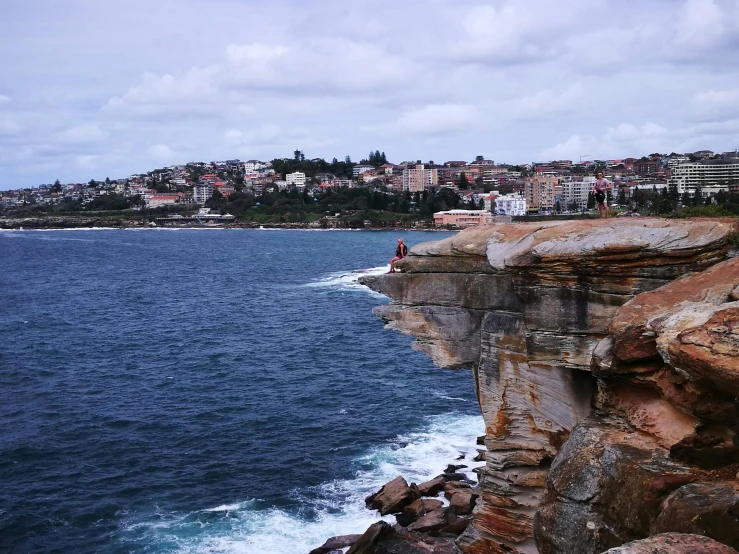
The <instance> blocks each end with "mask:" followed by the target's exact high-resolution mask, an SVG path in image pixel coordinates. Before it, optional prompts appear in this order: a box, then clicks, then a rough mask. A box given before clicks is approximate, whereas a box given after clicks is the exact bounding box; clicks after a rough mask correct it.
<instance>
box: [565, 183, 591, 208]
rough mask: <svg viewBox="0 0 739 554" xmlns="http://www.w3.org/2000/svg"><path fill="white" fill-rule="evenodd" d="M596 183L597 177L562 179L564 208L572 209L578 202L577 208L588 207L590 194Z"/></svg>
mask: <svg viewBox="0 0 739 554" xmlns="http://www.w3.org/2000/svg"><path fill="white" fill-rule="evenodd" d="M594 185H595V177H593V176H588V177H574V178H572V179H565V180H563V181H562V183H561V186H562V202H561V203H560V207H561V208H562V209H568V210H569V209H571V207H572V205H573V204H577V209H578V210H580V211H584V210H585V209H587V207H588V195H589V194H590V191H591V190H592V188H593V186H594Z"/></svg>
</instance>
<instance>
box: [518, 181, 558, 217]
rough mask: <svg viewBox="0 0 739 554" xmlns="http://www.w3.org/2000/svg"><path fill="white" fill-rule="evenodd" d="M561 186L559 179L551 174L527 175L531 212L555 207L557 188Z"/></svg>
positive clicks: (526, 190) (527, 202)
mask: <svg viewBox="0 0 739 554" xmlns="http://www.w3.org/2000/svg"><path fill="white" fill-rule="evenodd" d="M558 188H559V179H558V178H557V177H552V176H549V175H535V176H534V177H527V178H526V184H525V194H524V196H525V198H526V205H527V207H528V210H529V211H530V212H540V211H542V210H552V209H554V201H555V200H554V196H555V192H558V190H557V191H555V189H558Z"/></svg>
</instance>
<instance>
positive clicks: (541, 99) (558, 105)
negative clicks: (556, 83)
mask: <svg viewBox="0 0 739 554" xmlns="http://www.w3.org/2000/svg"><path fill="white" fill-rule="evenodd" d="M584 93H585V89H584V87H583V85H582V84H580V83H575V84H572V85H570V86H568V87H567V88H566V89H564V90H563V91H561V92H556V91H553V90H551V89H543V90H539V91H537V92H535V93H534V94H530V95H526V96H521V97H519V98H516V99H514V100H513V101H511V102H510V103H508V104H507V105H505V106H504V112H503V115H505V116H508V117H514V118H520V119H527V118H532V117H541V116H544V115H546V116H556V115H558V114H562V113H567V112H569V111H572V110H574V109H576V108H577V107H578V105H579V102H580V101H581V99H582V97H583V96H584Z"/></svg>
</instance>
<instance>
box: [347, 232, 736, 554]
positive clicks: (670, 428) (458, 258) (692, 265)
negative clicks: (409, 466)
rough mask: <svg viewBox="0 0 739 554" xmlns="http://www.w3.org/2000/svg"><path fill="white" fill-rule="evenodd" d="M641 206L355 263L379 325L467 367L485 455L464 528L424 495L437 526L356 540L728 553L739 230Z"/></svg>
mask: <svg viewBox="0 0 739 554" xmlns="http://www.w3.org/2000/svg"><path fill="white" fill-rule="evenodd" d="M634 219H635V218H633V219H629V220H595V221H578V222H542V223H523V224H512V225H492V226H488V227H482V228H474V229H468V230H465V231H463V232H461V233H459V234H458V235H456V236H454V237H451V238H448V239H445V240H442V241H439V242H432V243H426V244H421V245H416V246H415V247H413V248H412V249H411V252H410V255H409V256H408V257H407V258H406V259H404V260H402V261H401V262H399V263H398V268H399V269H400V270H401V272H398V273H396V274H392V275H380V276H368V277H363V278H362V280H361V282H363V283H364V284H366V285H367V286H369V287H370V288H372V289H373V290H375V291H378V292H381V293H383V294H385V295H387V296H389V297H390V298H391V299H392V303H391V304H389V305H385V306H380V307H378V308H377V309H376V313H377V315H378V316H380V317H381V318H382V319H383V320H384V321H385V322H386V326H387V327H388V328H389V329H393V330H396V331H400V332H402V333H405V334H408V335H411V336H414V337H416V338H417V342H416V343H415V344H414V348H417V349H418V350H421V351H423V352H425V353H427V354H428V355H429V356H430V357H431V358H432V359H433V360H434V361H435V362H436V363H437V365H439V366H441V367H446V368H462V367H469V368H471V369H472V373H473V376H474V383H475V388H476V392H477V396H478V401H479V404H480V408H481V411H482V414H483V418H484V421H485V426H486V435H485V439H484V443H485V467H484V469H483V470H482V471H480V473H479V476H480V481H479V485H478V486H477V490H476V501H475V507H474V510H473V512H472V515H471V520H470V521H469V522H468V523H467V527H466V529H465V530H464V531H463V532H462V533H461V535H460V536H459V537H458V538H456V539H452V537H450V536H448V534H447V533H442V530H443V529H444V527H439V526H440V525H441V524H442V520H441V519H440V518H441V516H442V514H441V513H439V508H438V507H436V508H433V506H429V508H433V509H431V512H428V513H432V512H434V511H436V512H437V513H436V515H435V516H434V517H435V518H436V523H437V527H435V528H434V529H432V530H429V531H427V532H426V533H422V534H418V533H417V532H416V531H414V530H413V529H410V525H409V526H408V527H404V526H402V525H400V523H398V524H396V525H395V526H391V525H389V524H388V523H385V522H382V523H377V524H375V525H373V526H372V527H371V528H370V529H369V530H368V531H367V532H366V533H365V534H364V535H363V536H362V538H361V539H360V540H358V541H357V542H355V543H354V545H353V546H352V547H351V549H350V550H349V552H351V553H352V554H357V553H360V552H361V553H363V554H370V553H377V554H382V553H389V552H393V553H401V552H407V553H412V552H413V553H415V552H419V553H420V552H455V553H462V554H485V553H493V554H498V553H511V554H516V553H520V554H534V553H542V554H601V553H604V552H610V553H614V554H615V553H619V554H642V553H647V552H648V553H650V554H652V553H662V552H664V553H668V552H669V553H673V552H677V553H682V552H685V553H687V552H696V553H702V552H719V553H736V552H737V550H736V549H739V474H738V473H737V472H738V471H739V400H738V399H737V397H738V396H739V258H733V257H731V256H729V251H730V249H731V243H732V242H735V241H734V237H735V233H736V231H737V229H736V227H735V223H734V222H733V221H731V222H727V221H714V220H662V219H651V218H650V219H647V218H644V219H642V220H637V221H634ZM386 486H390V484H388V485H386ZM396 487H397V488H398V489H399V490H402V491H405V494H406V496H407V497H408V500H410V502H418V500H419V499H418V498H415V497H416V493H415V489H414V488H413V485H412V484H411V485H408V486H407V488H408V490H410V493H408V492H407V491H406V488H404V487H403V483H402V482H397V483H395V484H394V485H393V486H392V488H393V489H395V488H396ZM417 487H420V485H419V486H417ZM381 493H382V491H380V494H381ZM375 500H376V498H375V497H374V496H373V497H371V498H370V502H371V503H372V502H374V501H375ZM410 502H409V504H410ZM421 504H422V505H424V506H425V504H423V502H421ZM416 506H419V505H416ZM400 513H401V514H402V513H403V512H402V510H401V512H400ZM428 513H425V514H424V515H422V516H421V518H424V517H427V516H428ZM454 516H455V517H456V518H457V520H458V519H459V518H460V517H470V516H460V515H458V514H456V513H455V514H454ZM402 517H403V516H402V515H401V519H402ZM457 520H455V522H456V521H457ZM444 523H446V521H444Z"/></svg>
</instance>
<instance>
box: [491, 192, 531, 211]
mask: <svg viewBox="0 0 739 554" xmlns="http://www.w3.org/2000/svg"><path fill="white" fill-rule="evenodd" d="M495 213H496V214H498V215H526V214H527V209H526V199H525V198H524V197H523V196H519V195H518V194H506V195H503V196H498V197H497V198H496V199H495Z"/></svg>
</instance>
